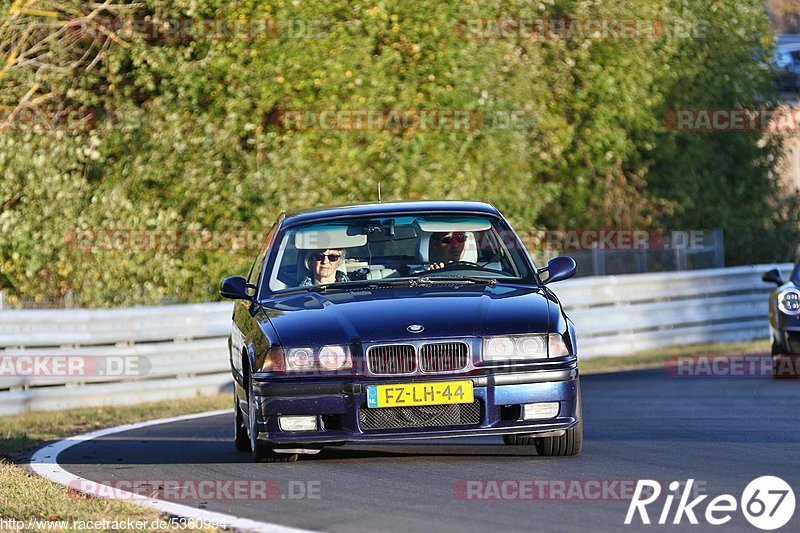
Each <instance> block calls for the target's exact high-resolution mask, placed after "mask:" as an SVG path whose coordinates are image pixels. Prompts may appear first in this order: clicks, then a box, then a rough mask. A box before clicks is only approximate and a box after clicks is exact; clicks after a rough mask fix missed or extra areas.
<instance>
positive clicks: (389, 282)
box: [297, 278, 417, 292]
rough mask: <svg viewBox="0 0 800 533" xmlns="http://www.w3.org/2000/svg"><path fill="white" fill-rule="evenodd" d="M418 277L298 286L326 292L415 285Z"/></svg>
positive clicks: (309, 290) (308, 289) (299, 288)
mask: <svg viewBox="0 0 800 533" xmlns="http://www.w3.org/2000/svg"><path fill="white" fill-rule="evenodd" d="M416 282H417V280H416V279H413V278H411V279H409V278H405V279H364V280H355V281H340V282H339V283H326V284H325V285H309V286H307V287H298V288H297V289H298V290H305V291H308V292H325V291H327V290H328V289H350V288H361V287H395V286H406V287H413V286H415V285H416Z"/></svg>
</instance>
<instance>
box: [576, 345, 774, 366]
mask: <svg viewBox="0 0 800 533" xmlns="http://www.w3.org/2000/svg"><path fill="white" fill-rule="evenodd" d="M769 353H770V343H769V340H768V339H759V340H755V341H747V342H733V343H725V344H691V345H687V346H674V347H671V348H661V349H657V350H647V351H643V352H639V353H636V354H631V355H622V356H600V357H592V358H589V359H582V360H581V361H580V370H581V374H599V373H602V372H617V371H621V370H637V369H643V368H658V367H661V366H663V365H664V363H665V362H667V361H669V360H670V359H673V358H675V357H680V356H689V355H742V354H765V355H767V354H769Z"/></svg>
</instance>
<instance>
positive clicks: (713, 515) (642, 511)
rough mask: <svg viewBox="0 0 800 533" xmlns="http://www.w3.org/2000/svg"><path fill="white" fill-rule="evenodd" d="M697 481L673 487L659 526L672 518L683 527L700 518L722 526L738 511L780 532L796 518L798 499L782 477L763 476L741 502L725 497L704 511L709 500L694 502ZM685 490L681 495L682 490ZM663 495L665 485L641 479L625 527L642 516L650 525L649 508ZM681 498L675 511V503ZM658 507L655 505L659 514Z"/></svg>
mask: <svg viewBox="0 0 800 533" xmlns="http://www.w3.org/2000/svg"><path fill="white" fill-rule="evenodd" d="M693 484H694V479H689V480H687V481H686V483H685V484H681V483H679V482H678V481H673V482H672V483H670V484H669V491H670V492H668V493H667V494H666V497H665V498H664V504H663V507H662V508H661V512H660V513H659V514H658V518H657V522H656V523H658V524H661V525H664V524H667V523H668V521H669V519H670V517H672V521H671V523H672V524H680V523H681V521H682V520H683V518H684V517H685V518H686V520H688V522H689V523H690V524H695V525H696V524H698V523H699V521H698V515H699V516H700V517H701V518H703V519H705V522H706V523H708V524H710V525H712V526H721V525H723V524H726V523H728V522H729V521H730V520H731V518H732V517H733V513H736V512H737V509H739V510H741V513H742V514H743V515H744V517H745V518H746V519H747V521H748V522H750V524H751V525H753V526H754V527H757V528H758V529H762V530H765V531H770V530H773V529H778V528H779V527H783V526H784V525H786V524H787V523H788V522H789V520H791V519H792V515H794V508H795V498H794V492H793V491H792V487H791V486H790V485H789V484H788V483H786V482H785V481H784V480H782V479H781V478H779V477H775V476H761V477H759V478H756V479H754V480H753V481H751V482H750V483H748V485H747V486H746V487H745V488H744V491H743V492H742V496H741V498H740V499H739V500H738V501H737V500H736V498H735V497H734V496H732V495H731V494H721V495H719V496H717V497H715V498H713V499H712V500H710V501H709V502H707V504H706V506H705V511H704V512H701V505H700V504H701V503H703V500H705V499H706V498H708V495H706V494H703V495H700V496H696V497H695V498H693V499H692V500H689V498H690V497H691V496H692V485H693ZM681 487H683V490H682V491H681V493H680V494H678V491H679V490H680V489H681ZM660 496H661V484H660V483H659V482H658V481H654V480H651V479H640V480H639V481H638V482H637V484H636V489H635V491H634V494H633V498H632V499H631V504H630V506H629V507H628V514H627V515H626V516H625V524H626V525H630V524H632V523H634V521H635V520H634V519H635V517H636V516H637V514H638V519H639V520H641V523H642V524H648V525H649V524H650V523H651V521H650V520H651V519H650V515H649V513H648V509H647V506H648V505H651V504H653V503H655V502H656V500H658V499H659V497H660ZM676 496H677V497H678V503H677V505H676V507H675V510H674V511H673V510H672V504H673V502H674V501H675V499H676ZM657 505H658V504H656V505H654V506H653V507H655V509H651V510H654V511H657V510H658V509H657Z"/></svg>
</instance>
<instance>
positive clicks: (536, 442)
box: [503, 381, 583, 457]
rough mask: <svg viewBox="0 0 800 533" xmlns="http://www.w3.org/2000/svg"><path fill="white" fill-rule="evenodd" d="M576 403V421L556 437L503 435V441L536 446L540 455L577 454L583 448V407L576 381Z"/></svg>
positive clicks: (516, 444)
mask: <svg viewBox="0 0 800 533" xmlns="http://www.w3.org/2000/svg"><path fill="white" fill-rule="evenodd" d="M577 399H578V405H577V408H576V409H575V414H576V415H577V417H578V423H577V424H575V425H574V426H572V427H571V428H569V429H568V430H566V431H565V432H564V434H563V435H560V436H558V437H537V436H535V435H503V442H505V443H506V444H508V445H510V446H536V452H537V453H538V454H539V455H541V456H542V457H566V456H570V455H578V454H579V453H581V448H583V408H582V406H581V384H580V381H579V382H578V395H577Z"/></svg>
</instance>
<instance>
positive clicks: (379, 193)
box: [378, 180, 381, 203]
mask: <svg viewBox="0 0 800 533" xmlns="http://www.w3.org/2000/svg"><path fill="white" fill-rule="evenodd" d="M378 203H381V180H378Z"/></svg>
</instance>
